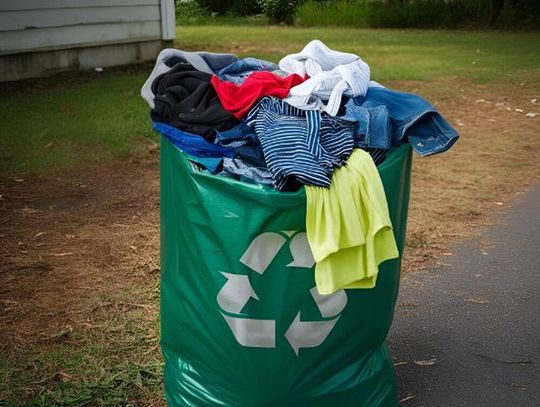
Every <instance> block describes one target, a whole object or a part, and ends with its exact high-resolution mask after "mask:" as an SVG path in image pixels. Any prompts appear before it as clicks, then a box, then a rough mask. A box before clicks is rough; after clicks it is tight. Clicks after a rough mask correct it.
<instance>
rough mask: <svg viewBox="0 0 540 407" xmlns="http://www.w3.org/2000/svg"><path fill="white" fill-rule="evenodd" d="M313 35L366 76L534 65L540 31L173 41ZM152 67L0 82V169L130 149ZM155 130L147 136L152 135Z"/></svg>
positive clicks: (277, 45) (333, 33)
mask: <svg viewBox="0 0 540 407" xmlns="http://www.w3.org/2000/svg"><path fill="white" fill-rule="evenodd" d="M314 38H319V39H321V40H322V41H324V42H325V43H327V44H328V45H329V46H330V47H332V48H334V49H338V50H343V51H349V52H354V53H357V54H358V55H360V56H362V58H364V59H365V60H366V61H367V62H368V63H369V65H370V66H371V71H372V77H373V79H375V80H378V81H382V82H385V81H390V80H437V79H439V78H447V79H448V78H449V79H451V80H456V79H457V80H460V79H463V80H466V81H482V82H488V81H492V80H509V81H514V82H521V81H523V80H524V78H527V75H538V73H539V72H540V69H539V67H540V53H539V52H538V49H539V47H540V34H538V33H516V32H464V31H426V30H368V29H337V28H317V29H315V28H294V27H281V26H263V27H260V26H237V27H233V26H200V27H198V26H181V27H178V28H177V40H176V46H177V47H178V48H182V49H186V50H206V51H219V52H232V53H235V54H238V55H240V56H248V55H252V56H258V57H261V58H266V59H270V60H274V61H278V60H279V59H280V58H281V57H282V56H284V55H285V54H287V53H290V52H297V51H299V50H300V49H301V48H302V47H303V46H304V45H305V44H306V43H307V42H308V41H310V40H311V39H314ZM150 69H151V67H150V66H147V67H145V68H137V69H131V70H130V71H129V72H121V71H113V72H108V71H107V70H106V71H105V72H104V73H102V74H97V73H86V74H84V75H82V76H79V77H77V76H76V75H74V74H71V75H62V76H59V77H55V78H49V79H40V80H32V81H26V82H24V83H23V84H8V85H0V86H1V87H0V89H1V92H0V122H1V123H2V126H1V127H0V143H1V145H2V149H0V174H3V175H4V176H5V175H7V176H12V175H14V174H24V173H28V172H30V173H31V172H35V171H40V170H42V169H45V168H58V167H65V166H71V165H74V164H77V163H80V162H83V163H84V162H88V161H99V160H103V159H108V158H110V157H111V156H117V155H126V154H130V153H133V151H134V149H136V148H137V146H138V145H139V144H138V143H137V141H138V140H140V139H142V138H148V137H153V136H152V131H151V130H150V123H149V120H148V109H147V106H146V105H145V103H144V102H143V101H142V99H141V98H140V96H139V89H140V87H141V85H142V83H143V82H144V80H145V78H146V75H147V74H148V73H149V71H150ZM154 139H155V138H154Z"/></svg>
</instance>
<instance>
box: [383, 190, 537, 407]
mask: <svg viewBox="0 0 540 407" xmlns="http://www.w3.org/2000/svg"><path fill="white" fill-rule="evenodd" d="M450 252H452V253H453V254H452V255H451V256H449V257H445V258H444V262H445V263H446V264H445V265H443V266H439V267H437V268H435V269H431V270H425V271H422V272H418V273H413V274H411V275H409V276H407V277H406V278H405V279H404V281H403V282H402V285H401V288H400V296H399V298H398V308H397V309H396V315H395V317H394V323H393V326H392V330H391V332H390V336H389V344H390V349H391V351H392V354H393V356H394V359H395V364H396V368H395V369H396V375H397V379H398V386H399V391H400V399H401V402H400V407H401V406H403V407H413V406H414V407H424V406H429V407H439V406H441V407H453V406H473V407H484V406H485V407H499V406H500V407H508V406H510V407H522V406H523V407H528V406H531V407H532V406H535V407H537V406H540V264H539V263H540V185H537V186H536V187H535V188H533V189H531V190H529V191H527V192H526V193H525V194H523V195H522V196H521V197H520V198H518V199H517V201H516V202H515V203H514V205H513V206H512V207H511V208H510V209H509V210H508V211H507V212H506V213H505V214H503V213H498V214H497V221H496V225H495V226H493V227H490V228H488V229H485V230H484V231H482V232H481V236H480V239H474V240H471V241H467V242H464V243H462V244H459V245H457V246H455V247H453V248H451V250H450Z"/></svg>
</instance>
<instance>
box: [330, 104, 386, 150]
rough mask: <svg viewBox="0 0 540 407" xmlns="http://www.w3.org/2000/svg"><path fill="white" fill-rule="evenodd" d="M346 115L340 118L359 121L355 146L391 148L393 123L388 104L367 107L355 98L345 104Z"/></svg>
mask: <svg viewBox="0 0 540 407" xmlns="http://www.w3.org/2000/svg"><path fill="white" fill-rule="evenodd" d="M345 111H346V113H345V116H341V117H340V118H342V119H345V120H350V121H356V122H357V129H356V136H355V142H354V145H355V147H361V148H377V149H383V150H389V149H390V147H391V146H392V123H391V121H390V115H389V114H388V110H387V109H386V106H376V107H370V108H365V107H361V106H357V105H356V104H355V103H354V100H353V99H350V100H349V101H348V102H347V104H346V105H345Z"/></svg>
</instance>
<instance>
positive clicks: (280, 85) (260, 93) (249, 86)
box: [211, 71, 306, 119]
mask: <svg viewBox="0 0 540 407" xmlns="http://www.w3.org/2000/svg"><path fill="white" fill-rule="evenodd" d="M305 79H306V78H302V77H301V76H300V75H297V74H292V75H289V76H287V77H285V78H282V77H281V76H278V75H276V74H273V73H272V72H267V71H257V72H253V73H252V74H251V75H249V76H248V77H247V79H246V80H245V81H244V82H243V83H242V84H241V85H236V84H234V83H232V82H228V81H222V80H221V79H219V78H218V77H217V76H215V75H214V76H212V79H211V82H212V85H213V86H214V88H215V90H216V92H217V94H218V97H219V100H220V101H221V104H222V105H223V107H224V108H225V110H227V111H229V112H230V113H232V114H233V116H234V117H236V118H237V119H241V118H242V117H244V116H245V115H246V114H247V112H248V111H249V109H251V107H252V106H253V105H254V104H255V103H257V101H258V100H259V99H261V98H263V97H264V96H275V97H277V98H280V99H284V98H285V97H287V95H288V94H289V90H290V89H291V88H292V87H294V86H296V85H299V84H300V83H302V82H304V80H305Z"/></svg>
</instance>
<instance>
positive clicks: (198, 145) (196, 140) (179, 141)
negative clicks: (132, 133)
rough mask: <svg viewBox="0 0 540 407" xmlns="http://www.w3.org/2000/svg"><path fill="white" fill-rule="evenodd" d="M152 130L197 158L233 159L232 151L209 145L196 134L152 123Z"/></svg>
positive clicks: (163, 124)
mask: <svg viewBox="0 0 540 407" xmlns="http://www.w3.org/2000/svg"><path fill="white" fill-rule="evenodd" d="M152 127H153V129H154V130H156V131H157V132H159V133H161V134H162V135H163V136H165V137H167V138H168V139H169V140H170V141H171V142H172V143H173V144H174V145H175V146H176V147H178V148H179V149H180V150H182V151H184V152H186V153H188V154H189V155H192V156H193V157H199V158H209V157H214V158H222V157H229V158H233V157H234V149H233V148H229V147H221V146H219V145H217V144H214V143H209V142H208V141H206V140H205V139H203V138H202V137H201V136H199V135H197V134H190V133H187V132H185V131H182V130H180V129H177V128H176V127H173V126H169V125H168V124H165V123H159V122H154V124H153V126H152Z"/></svg>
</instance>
